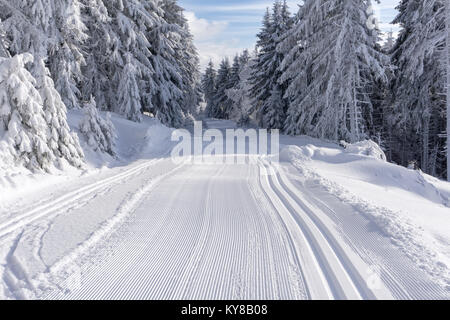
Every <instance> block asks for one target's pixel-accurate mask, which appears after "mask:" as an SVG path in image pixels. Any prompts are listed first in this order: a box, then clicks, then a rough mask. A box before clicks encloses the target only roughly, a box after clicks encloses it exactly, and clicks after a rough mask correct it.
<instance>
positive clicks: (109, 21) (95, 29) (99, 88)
mask: <svg viewBox="0 0 450 320" xmlns="http://www.w3.org/2000/svg"><path fill="white" fill-rule="evenodd" d="M108 4H109V5H111V4H112V2H111V1H106V3H104V0H83V8H84V9H83V11H82V14H83V17H84V21H85V25H86V28H87V33H88V34H89V38H88V39H86V41H85V42H84V47H83V51H84V52H86V63H85V64H84V65H83V66H82V71H83V74H84V81H83V83H82V86H81V93H82V97H83V101H88V100H89V99H90V97H91V96H93V97H94V98H95V101H96V103H97V106H98V108H99V109H102V110H116V104H117V100H116V93H117V90H116V88H117V86H118V84H116V83H115V82H113V81H111V80H112V79H113V78H114V75H115V73H116V71H117V70H121V66H122V65H123V60H122V56H121V54H120V52H121V50H122V44H121V40H120V36H119V34H118V33H117V29H116V24H115V20H114V17H115V15H116V13H117V11H115V10H113V7H112V6H110V7H107V5H108ZM118 72H119V71H118Z"/></svg>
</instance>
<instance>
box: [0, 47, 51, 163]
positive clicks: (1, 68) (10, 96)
mask: <svg viewBox="0 0 450 320" xmlns="http://www.w3.org/2000/svg"><path fill="white" fill-rule="evenodd" d="M32 61H33V57H32V55H30V54H23V55H16V56H15V57H13V58H10V59H5V58H1V59H0V104H1V105H0V119H1V125H2V130H1V131H3V132H5V133H4V137H3V138H4V139H5V140H6V142H7V144H9V145H10V146H11V148H9V150H10V151H11V152H12V157H13V158H14V159H15V161H16V162H17V163H19V164H22V165H24V166H25V167H26V168H28V169H29V170H33V171H34V170H40V169H44V170H49V169H50V167H51V165H52V164H53V161H54V159H55V156H54V154H53V153H52V150H50V148H49V147H48V144H47V131H48V127H47V123H46V120H45V113H44V108H43V102H42V98H41V96H40V95H39V92H38V91H37V90H36V88H35V85H36V80H35V79H34V78H33V76H32V75H31V74H30V73H29V72H28V70H26V69H25V64H27V63H31V62H32Z"/></svg>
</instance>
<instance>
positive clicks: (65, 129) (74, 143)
mask: <svg viewBox="0 0 450 320" xmlns="http://www.w3.org/2000/svg"><path fill="white" fill-rule="evenodd" d="M35 65H36V68H40V69H41V70H39V71H38V72H37V74H39V75H41V76H40V77H37V78H36V84H37V85H36V88H37V90H38V92H39V94H40V96H41V98H42V103H43V110H44V115H45V120H46V122H47V126H48V138H47V145H48V146H49V148H50V149H51V150H52V152H53V154H54V155H55V156H56V157H57V158H59V159H65V160H67V161H68V162H69V164H71V165H73V166H75V167H78V168H81V167H82V166H83V164H84V160H83V159H84V154H83V151H82V149H81V147H80V143H79V141H78V136H77V135H76V134H75V133H71V132H70V128H69V125H68V124H67V120H66V118H67V117H66V106H65V105H64V102H63V101H62V99H61V96H60V95H59V93H58V91H57V90H56V88H55V87H54V84H53V80H52V79H51V78H50V71H49V70H48V69H47V68H46V66H45V63H44V61H43V60H41V61H38V62H36V63H35Z"/></svg>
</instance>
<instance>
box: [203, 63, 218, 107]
mask: <svg viewBox="0 0 450 320" xmlns="http://www.w3.org/2000/svg"><path fill="white" fill-rule="evenodd" d="M216 79H217V72H216V70H215V69H214V64H213V62H212V61H210V62H209V64H208V67H207V68H206V70H205V74H204V75H203V79H202V90H203V93H204V95H205V100H206V109H205V113H206V114H207V115H212V114H213V113H214V97H215V95H216V93H217V83H216Z"/></svg>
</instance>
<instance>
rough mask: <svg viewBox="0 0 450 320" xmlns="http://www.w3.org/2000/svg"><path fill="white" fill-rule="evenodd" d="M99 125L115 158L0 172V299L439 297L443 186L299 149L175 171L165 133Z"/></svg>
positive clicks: (375, 160)
mask: <svg viewBox="0 0 450 320" xmlns="http://www.w3.org/2000/svg"><path fill="white" fill-rule="evenodd" d="M80 117H81V114H78V113H77V112H71V113H70V115H69V122H70V125H71V126H72V127H73V128H75V127H76V126H77V123H78V122H79V120H80ZM113 122H114V124H115V126H116V127H117V129H118V131H120V133H121V134H120V135H119V136H120V140H119V141H118V150H119V159H113V158H109V157H100V156H99V155H98V154H96V153H94V152H89V150H88V147H87V146H86V144H84V143H83V141H82V147H83V149H84V150H85V153H86V155H87V159H88V167H87V169H86V170H85V171H84V172H80V171H75V170H67V171H64V172H59V173H55V175H54V176H44V175H39V176H37V175H33V176H30V175H26V174H24V173H23V172H16V173H14V174H13V173H10V172H8V173H1V174H0V195H1V197H2V198H1V201H0V298H2V299H74V298H80V299H128V298H134V299H421V298H425V299H449V298H450V274H449V268H450V249H449V248H450V227H449V226H450V209H449V206H450V203H449V202H450V200H449V199H450V184H448V183H446V182H442V181H438V180H436V179H434V178H432V177H430V176H427V175H424V174H422V173H420V172H418V171H413V170H408V169H405V168H402V167H399V166H395V165H392V164H389V163H386V162H385V161H383V159H382V153H380V152H379V150H378V149H377V147H376V146H372V145H370V144H368V143H365V144H360V145H351V146H347V148H343V147H340V146H338V145H336V144H333V143H328V142H324V141H320V140H317V139H311V138H308V137H285V136H284V137H282V138H281V143H282V146H281V151H280V159H281V162H280V163H279V164H277V163H273V162H271V161H270V159H269V158H266V157H260V156H258V155H253V156H252V157H251V160H252V161H249V162H248V163H245V164H239V165H238V164H234V165H233V164H224V163H217V164H209V165H205V164H194V163H191V162H189V161H185V162H182V163H174V162H173V161H172V160H171V158H170V157H169V156H168V152H169V150H170V148H171V146H172V145H173V143H172V142H171V141H170V134H171V132H172V130H171V129H168V128H165V127H163V126H161V125H159V124H158V123H157V122H156V121H155V120H153V119H150V118H145V119H144V121H143V123H141V124H135V123H132V122H129V121H127V120H124V119H122V118H120V117H119V116H113ZM205 127H208V128H219V129H226V128H230V127H234V124H233V123H231V122H224V121H212V120H206V121H205ZM149 128H150V129H149ZM24 185H26V188H24V187H23V186H24Z"/></svg>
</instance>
